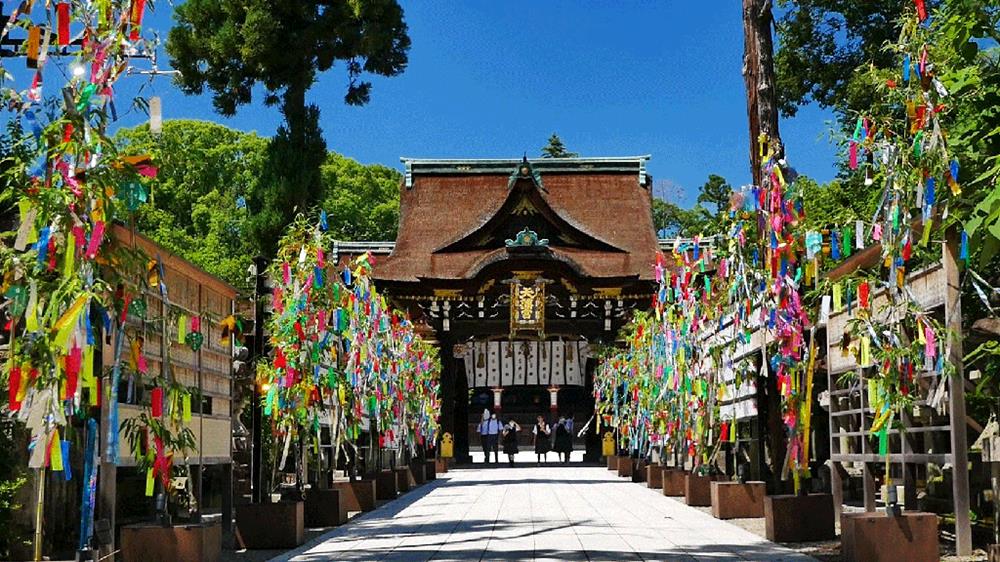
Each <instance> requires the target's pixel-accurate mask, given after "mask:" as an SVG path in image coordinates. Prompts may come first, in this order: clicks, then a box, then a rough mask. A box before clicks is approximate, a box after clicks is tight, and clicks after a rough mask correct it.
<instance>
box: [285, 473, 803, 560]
mask: <svg viewBox="0 0 1000 562" xmlns="http://www.w3.org/2000/svg"><path fill="white" fill-rule="evenodd" d="M272 560H273V561H275V562H286V561H294V562H319V561H345V562H348V561H350V562H353V561H362V560H379V561H394V562H395V561H399V562H402V561H425V560H490V561H492V560H539V561H541V560H587V561H596V560H609V561H619V560H670V561H674V560H681V561H730V560H760V561H778V560H781V561H785V560H787V561H810V560H813V559H812V558H810V557H808V556H805V555H802V554H799V553H796V552H794V551H792V550H789V549H787V548H784V547H782V546H780V545H776V544H774V543H771V542H768V541H766V540H764V539H762V538H761V537H759V536H757V535H755V534H753V533H750V532H748V531H745V530H743V529H741V528H739V527H737V526H735V525H731V524H729V523H727V522H725V521H720V520H718V519H715V518H713V517H712V516H711V515H708V514H706V513H704V512H702V511H699V510H697V509H694V508H691V507H688V506H686V505H684V504H682V503H679V502H676V501H673V500H671V499H669V498H666V497H664V496H663V495H661V494H660V493H658V491H656V490H650V489H648V488H646V487H645V486H642V485H639V484H633V483H632V482H629V481H628V480H626V479H624V478H618V477H617V476H615V475H613V474H612V473H610V472H609V471H607V470H606V469H604V468H601V467H586V466H571V467H563V466H541V467H537V466H531V465H526V466H516V467H514V468H506V467H504V468H491V469H489V470H482V469H475V468H473V469H456V470H451V471H449V472H448V473H447V474H444V475H441V476H438V479H437V480H434V481H432V482H430V483H428V484H425V485H423V486H420V487H418V488H416V489H415V490H413V491H411V492H409V493H407V494H406V495H404V496H402V497H400V498H399V499H397V500H395V501H392V502H389V503H388V504H386V505H383V506H381V507H379V508H378V509H376V510H375V511H372V512H369V513H365V514H363V515H361V516H359V517H356V518H355V519H352V520H351V522H350V523H348V524H347V525H344V526H341V527H338V528H336V529H334V530H332V531H330V532H329V533H326V534H325V535H323V536H321V537H319V538H318V539H315V540H313V541H311V542H310V543H308V544H306V545H304V546H302V547H300V548H298V549H296V550H293V551H290V552H287V553H285V554H284V555H282V556H278V557H276V558H274V559H272Z"/></svg>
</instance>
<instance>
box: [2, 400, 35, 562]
mask: <svg viewBox="0 0 1000 562" xmlns="http://www.w3.org/2000/svg"><path fill="white" fill-rule="evenodd" d="M4 382H5V384H4V386H6V381H4ZM24 433H25V431H24V427H23V425H22V424H21V423H20V422H18V421H16V420H15V419H14V418H13V417H12V416H11V415H10V412H8V411H7V410H6V408H4V409H2V410H0V558H4V559H10V558H11V557H13V556H14V554H13V552H12V551H13V550H14V548H15V547H17V546H23V545H24V544H25V543H26V542H27V540H28V538H29V535H28V534H27V533H28V530H26V529H23V528H21V526H19V525H17V524H16V522H15V521H16V520H15V517H14V514H15V513H17V511H18V510H19V509H21V508H22V506H21V505H20V504H18V502H17V496H18V492H19V491H20V490H21V488H23V487H24V485H25V484H26V483H27V481H28V478H27V474H26V473H27V470H26V469H25V468H24V465H25V458H24V454H23V452H22V451H23V448H24V444H25V443H26V442H27V438H26V436H25V435H24Z"/></svg>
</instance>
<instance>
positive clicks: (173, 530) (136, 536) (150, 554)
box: [121, 521, 222, 562]
mask: <svg viewBox="0 0 1000 562" xmlns="http://www.w3.org/2000/svg"><path fill="white" fill-rule="evenodd" d="M121 547H122V550H121V553H122V558H121V559H122V560H124V561H125V562H173V561H174V560H185V561H187V560H190V561H192V562H219V560H221V559H222V524H221V523H220V522H218V521H216V522H213V523H194V524H191V525H172V526H170V527H163V526H161V525H156V524H153V523H150V524H138V525H126V526H124V527H122V529H121Z"/></svg>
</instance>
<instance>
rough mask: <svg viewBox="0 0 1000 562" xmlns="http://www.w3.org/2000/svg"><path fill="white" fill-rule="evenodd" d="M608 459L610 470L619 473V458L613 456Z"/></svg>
mask: <svg viewBox="0 0 1000 562" xmlns="http://www.w3.org/2000/svg"><path fill="white" fill-rule="evenodd" d="M607 459H608V470H611V471H613V472H618V457H616V456H614V455H612V456H610V457H607Z"/></svg>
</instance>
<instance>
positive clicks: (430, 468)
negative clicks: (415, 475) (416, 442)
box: [423, 461, 437, 482]
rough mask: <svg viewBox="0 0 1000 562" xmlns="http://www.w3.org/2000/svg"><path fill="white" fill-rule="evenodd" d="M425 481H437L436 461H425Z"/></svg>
mask: <svg viewBox="0 0 1000 562" xmlns="http://www.w3.org/2000/svg"><path fill="white" fill-rule="evenodd" d="M423 468H424V480H426V481H427V482H430V481H431V480H435V479H437V465H436V463H435V462H434V461H424V464H423Z"/></svg>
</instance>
